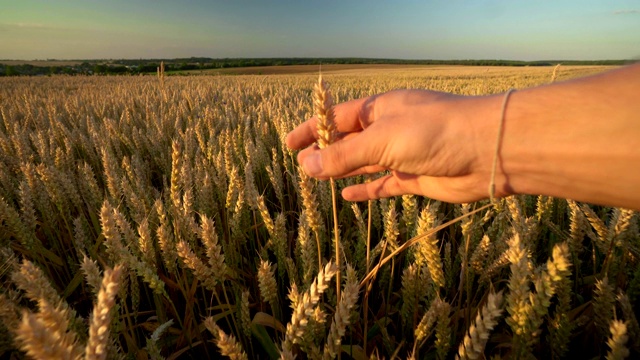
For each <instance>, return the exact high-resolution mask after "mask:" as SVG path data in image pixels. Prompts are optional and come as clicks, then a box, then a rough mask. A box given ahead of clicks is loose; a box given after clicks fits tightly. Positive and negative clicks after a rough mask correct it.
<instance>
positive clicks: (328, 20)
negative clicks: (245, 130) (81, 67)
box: [0, 0, 640, 60]
mask: <svg viewBox="0 0 640 360" xmlns="http://www.w3.org/2000/svg"><path fill="white" fill-rule="evenodd" d="M0 9H2V11H0V59H47V58H55V59H105V58H106V59H108V58H113V59H117V58H130V59H137V58H174V57H191V56H206V57H215V58H218V57H372V58H401V59H514V60H540V59H584V60H594V59H640V1H638V0H623V1H605V0H601V1H592V0H582V1H579V0H571V1H563V0H558V1H546V0H543V1H531V0H529V1H520V0H512V1H497V0H487V1H460V0H437V1H395V2H394V1H390V0H387V1H384V0H369V1H359V0H352V1H349V0H344V1H335V0H325V1H302V0H300V1H294V0H289V1H285V0H280V1H258V0H237V1H231V0H230V1H204V0H193V1H181V2H179V1H170V0H155V1H153V0H128V1H124V0H102V1H100V0H57V1H37V0H0Z"/></svg>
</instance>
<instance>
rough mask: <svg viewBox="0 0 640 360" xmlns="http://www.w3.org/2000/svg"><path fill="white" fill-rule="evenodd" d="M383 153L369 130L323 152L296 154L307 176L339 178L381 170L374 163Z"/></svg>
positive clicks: (332, 145) (371, 129)
mask: <svg viewBox="0 0 640 360" xmlns="http://www.w3.org/2000/svg"><path fill="white" fill-rule="evenodd" d="M383 152H384V144H383V142H381V141H380V137H379V136H377V131H375V129H373V127H371V128H369V129H367V131H364V132H362V133H360V134H358V135H356V136H350V137H347V138H345V139H343V140H340V141H338V142H335V143H333V144H331V146H329V147H327V148H324V149H318V148H317V147H315V146H314V147H309V148H307V149H305V150H304V151H302V152H301V153H300V154H299V155H298V162H299V163H300V164H301V165H302V168H303V170H304V171H305V172H306V173H307V174H308V175H309V176H313V177H316V178H329V177H334V178H340V177H345V176H350V175H354V174H361V173H371V172H373V171H379V170H381V169H382V168H381V167H380V166H377V164H378V162H379V161H378V160H379V159H380V157H381V154H382V153H383Z"/></svg>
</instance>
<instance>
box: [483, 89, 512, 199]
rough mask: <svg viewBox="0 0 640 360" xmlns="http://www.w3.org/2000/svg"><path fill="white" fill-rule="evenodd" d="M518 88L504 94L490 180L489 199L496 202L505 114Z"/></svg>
mask: <svg viewBox="0 0 640 360" xmlns="http://www.w3.org/2000/svg"><path fill="white" fill-rule="evenodd" d="M514 91H516V89H513V88H511V89H509V90H508V91H507V92H506V93H505V94H504V100H503V101H502V111H501V112H500V123H499V125H498V136H497V137H496V150H495V152H494V153H493V166H492V168H491V181H490V182H489V199H490V200H491V203H493V202H494V195H495V193H496V168H497V167H498V152H499V151H500V144H501V141H500V140H501V139H502V132H503V128H504V116H505V112H506V110H507V102H508V101H509V95H511V93H512V92H514Z"/></svg>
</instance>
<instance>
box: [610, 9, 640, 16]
mask: <svg viewBox="0 0 640 360" xmlns="http://www.w3.org/2000/svg"><path fill="white" fill-rule="evenodd" d="M629 14H640V10H638V9H628V10H616V11H614V12H613V15H629Z"/></svg>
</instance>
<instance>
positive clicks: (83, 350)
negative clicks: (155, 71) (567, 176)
mask: <svg viewBox="0 0 640 360" xmlns="http://www.w3.org/2000/svg"><path fill="white" fill-rule="evenodd" d="M603 70H604V68H601V67H559V68H556V69H555V70H554V69H552V68H480V67H478V68H471V67H448V68H446V69H443V68H440V69H428V68H423V69H412V68H404V69H402V68H399V69H397V70H395V71H388V69H387V70H385V71H375V70H374V71H367V70H357V71H342V70H341V71H335V72H331V71H328V72H326V73H325V74H324V78H325V80H326V81H327V82H328V83H330V85H331V86H330V91H331V93H332V95H333V98H334V100H335V102H342V101H346V100H349V99H353V98H359V97H363V96H367V95H372V94H375V93H379V92H383V91H388V90H392V89H396V88H423V89H432V90H439V91H448V92H453V93H458V94H467V95H482V94H490V93H497V92H502V91H506V90H507V89H509V88H512V87H513V88H525V87H529V86H534V85H539V84H544V83H548V82H550V81H562V80H565V79H568V78H572V77H576V76H581V75H586V74H590V73H595V72H599V71H603ZM316 82H317V73H316V74H296V75H286V74H285V75H268V76H267V75H262V76H257V75H255V76H253V75H247V76H190V77H182V76H164V74H159V76H158V77H153V76H139V77H97V76H95V77H82V76H77V77H38V78H35V77H34V78H0V149H1V150H0V282H1V283H2V288H1V290H0V319H1V320H2V321H1V324H0V357H1V358H12V359H20V358H24V357H27V358H37V359H81V358H84V359H179V358H186V359H190V358H198V359H199V358H219V357H220V356H221V355H224V356H228V357H230V358H232V359H246V358H251V359H270V358H283V359H293V358H297V359H305V358H309V359H320V358H322V359H332V358H336V357H340V358H342V359H350V358H353V359H366V358H380V359H392V358H403V359H434V358H435V359H450V358H463V359H467V358H468V359H482V358H487V359H488V358H492V359H500V358H504V359H507V358H511V359H529V358H531V359H532V358H546V359H561V358H605V357H606V358H607V359H623V358H625V357H632V358H633V357H638V356H640V327H639V325H638V321H637V316H638V311H637V308H638V307H637V305H636V304H638V302H639V301H640V234H639V226H640V221H639V219H638V215H637V213H636V212H633V211H629V210H625V209H617V208H605V207H600V206H593V205H589V204H582V203H577V202H574V201H572V200H567V199H557V198H550V197H545V196H539V197H535V196H514V197H509V198H505V199H502V200H500V201H499V202H497V203H496V204H495V205H489V203H488V201H484V202H479V203H473V204H462V205H454V204H446V203H440V202H438V201H434V200H431V199H427V198H423V197H416V196H403V197H400V198H390V199H383V200H376V201H371V202H368V203H349V202H346V201H344V200H342V199H340V198H339V197H338V199H337V201H336V204H335V207H334V206H333V205H332V191H331V185H330V183H329V182H325V181H316V180H314V179H310V178H308V177H306V176H305V175H304V173H302V172H301V171H300V169H299V168H298V166H297V163H296V161H295V155H296V154H295V152H292V151H291V150H289V149H287V148H286V146H285V145H284V137H285V136H286V134H287V133H288V132H289V131H290V130H291V129H293V128H294V127H295V126H296V125H297V124H299V123H300V122H301V121H304V120H306V119H307V118H309V117H311V116H312V115H313V114H314V108H313V87H314V84H315V83H316ZM362 181H366V180H365V179H364V178H360V177H356V178H351V179H342V180H336V181H335V186H336V187H337V188H338V189H341V188H342V187H344V186H345V185H347V184H350V183H354V182H362ZM334 211H335V218H337V222H336V221H335V220H334ZM335 229H338V231H337V233H336V230H335ZM416 237H419V239H418V240H417V241H416V240H413V241H414V242H415V244H414V245H412V246H410V247H408V248H407V249H405V248H406V247H407V246H403V244H406V243H407V242H408V241H409V240H411V239H414V238H416ZM336 244H337V246H336ZM398 249H400V250H402V251H397V252H396V250H398ZM394 253H395V254H394ZM336 254H338V255H339V256H338V258H336V256H335V255H336ZM391 254H394V255H393V256H390V255H391ZM337 279H340V280H337Z"/></svg>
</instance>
